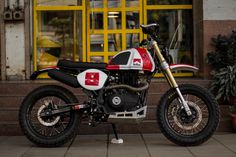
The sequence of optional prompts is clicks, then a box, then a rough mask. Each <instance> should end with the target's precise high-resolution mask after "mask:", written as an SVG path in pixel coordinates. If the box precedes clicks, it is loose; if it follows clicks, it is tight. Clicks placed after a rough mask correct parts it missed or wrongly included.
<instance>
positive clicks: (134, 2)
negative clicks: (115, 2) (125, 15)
mask: <svg viewBox="0 0 236 157" xmlns="http://www.w3.org/2000/svg"><path fill="white" fill-rule="evenodd" d="M139 5H140V4H139V0H126V7H138V6H139Z"/></svg>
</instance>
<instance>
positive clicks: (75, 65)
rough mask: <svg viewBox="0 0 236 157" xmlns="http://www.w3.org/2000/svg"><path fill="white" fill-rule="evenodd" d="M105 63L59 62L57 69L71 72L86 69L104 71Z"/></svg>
mask: <svg viewBox="0 0 236 157" xmlns="http://www.w3.org/2000/svg"><path fill="white" fill-rule="evenodd" d="M106 66H107V64H106V63H89V62H74V61H71V60H59V61H58V63H57V67H58V68H59V69H62V70H65V71H71V72H81V71H84V70H87V69H99V70H105V69H106Z"/></svg>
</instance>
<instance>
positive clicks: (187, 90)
mask: <svg viewBox="0 0 236 157" xmlns="http://www.w3.org/2000/svg"><path fill="white" fill-rule="evenodd" d="M179 89H180V91H181V93H182V95H183V97H184V99H185V101H186V102H187V104H188V105H189V108H190V110H191V112H192V115H191V116H188V115H187V114H186V112H185V109H184V108H182V107H181V105H180V103H179V96H178V94H177V92H176V89H174V88H172V89H170V90H169V91H167V92H166V93H165V94H164V95H163V97H162V98H161V100H160V102H159V106H158V109H157V120H158V123H159V126H160V129H161V132H162V133H163V134H164V135H165V136H166V137H167V138H168V139H169V140H171V141H172V142H174V143H175V144H178V145H181V146H195V145H199V144H202V143H203V142H205V141H207V140H208V139H209V138H210V137H211V136H212V135H213V133H214V132H215V130H216V129H217V126H218V124H219V106H218V103H217V102H216V100H215V99H214V97H213V96H212V95H211V94H210V93H209V92H208V91H206V90H205V89H204V88H201V87H199V86H195V85H180V86H179Z"/></svg>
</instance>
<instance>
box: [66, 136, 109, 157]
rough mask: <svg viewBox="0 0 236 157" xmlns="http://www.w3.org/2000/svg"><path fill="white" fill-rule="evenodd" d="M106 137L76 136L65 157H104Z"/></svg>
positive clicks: (105, 153)
mask: <svg viewBox="0 0 236 157" xmlns="http://www.w3.org/2000/svg"><path fill="white" fill-rule="evenodd" d="M107 139H108V135H78V136H77V137H76V138H75V140H74V142H73V144H72V145H71V146H70V148H69V150H68V151H67V153H66V157H106V155H107V145H108V144H107Z"/></svg>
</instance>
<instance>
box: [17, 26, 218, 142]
mask: <svg viewBox="0 0 236 157" xmlns="http://www.w3.org/2000/svg"><path fill="white" fill-rule="evenodd" d="M140 27H141V28H142V31H143V33H144V34H147V35H148V36H149V40H143V42H142V43H141V46H140V47H139V48H132V49H128V50H124V51H121V52H119V53H118V54H117V55H115V56H114V57H113V58H112V59H111V60H110V62H109V63H108V64H106V63H87V62H73V61H70V60H59V61H58V64H57V66H56V67H49V68H46V69H42V70H39V71H35V72H34V73H33V74H32V75H31V79H32V80H35V79H36V78H37V76H38V75H39V74H41V73H45V72H47V73H48V76H50V78H52V79H54V80H57V81H59V82H62V83H64V84H66V85H69V86H71V87H74V88H82V90H83V92H84V93H85V94H86V95H87V101H85V102H84V103H78V100H77V98H76V96H75V95H74V94H73V93H72V92H71V91H69V90H68V89H66V88H64V87H61V86H57V85H45V86H41V87H39V88H37V89H35V90H33V91H32V92H31V93H29V94H28V95H27V96H26V97H25V98H24V100H23V102H22V105H21V107H20V110H19V123H20V126H21V129H22V131H23V133H24V134H25V136H26V137H27V138H28V139H29V140H30V141H32V142H33V143H35V144H36V145H39V146H43V147H54V146H60V145H62V144H65V143H66V142H68V141H69V140H71V139H73V138H74V137H75V136H76V135H77V133H78V132H77V131H78V127H79V124H80V122H81V120H82V119H83V118H87V120H88V124H89V125H90V126H96V125H97V124H100V123H103V122H109V123H111V124H112V127H113V130H114V133H115V137H116V142H118V143H119V142H122V141H119V138H118V135H117V133H116V127H115V124H117V123H120V122H123V123H139V122H141V121H142V120H143V119H144V118H145V117H146V112H147V95H148V89H149V87H150V83H151V80H152V78H153V77H154V74H155V73H156V72H162V73H163V74H164V76H165V78H166V80H167V82H168V84H169V85H170V89H169V90H168V91H167V92H166V93H165V94H164V95H163V96H162V97H161V99H160V101H159V105H157V112H156V115H157V122H158V124H159V126H160V130H161V132H162V133H163V134H164V135H165V136H166V137H167V138H168V139H169V140H170V141H172V142H174V143H175V144H177V145H181V146H195V145H199V144H202V143H203V142H205V141H207V140H208V139H209V138H210V137H211V136H212V135H213V133H214V132H215V130H216V129H217V126H218V123H219V106H218V104H217V102H216V100H215V98H214V97H213V96H212V94H210V93H209V92H208V91H207V90H206V89H204V88H202V87H199V86H196V85H191V84H182V85H178V84H177V82H176V80H175V78H174V77H173V74H172V71H175V70H191V71H197V70H198V68H197V67H194V66H191V65H184V64H175V65H169V64H168V62H167V61H166V58H168V53H167V51H164V50H163V51H161V49H160V48H159V46H158V43H159V37H158V31H159V25H158V23H153V24H148V25H141V26H140ZM113 142H114V141H113Z"/></svg>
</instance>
